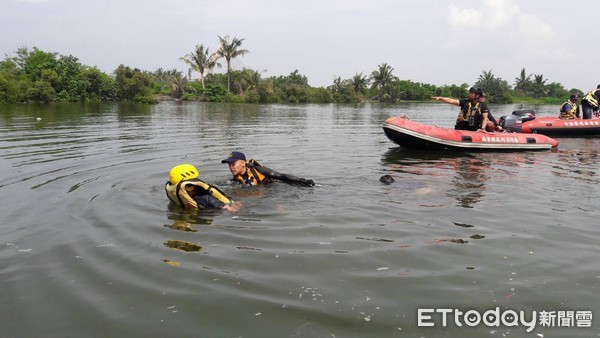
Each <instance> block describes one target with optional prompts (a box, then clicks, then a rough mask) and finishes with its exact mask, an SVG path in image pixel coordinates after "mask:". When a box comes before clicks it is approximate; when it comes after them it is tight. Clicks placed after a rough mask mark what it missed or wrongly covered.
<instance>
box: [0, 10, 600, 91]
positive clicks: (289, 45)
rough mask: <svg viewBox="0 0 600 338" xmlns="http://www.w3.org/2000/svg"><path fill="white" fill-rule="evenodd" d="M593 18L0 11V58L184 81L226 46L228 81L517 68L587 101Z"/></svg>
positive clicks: (565, 14)
mask: <svg viewBox="0 0 600 338" xmlns="http://www.w3.org/2000/svg"><path fill="white" fill-rule="evenodd" d="M598 13H600V1H597V0H570V1H564V0H563V1H559V0H521V1H517V0H470V1H466V0H454V1H445V0H369V1H365V0H217V1H215V0H212V1H205V0H171V1H160V0H0V32H2V33H1V34H0V57H1V58H2V59H4V57H5V56H8V57H12V56H15V51H16V50H17V49H18V48H20V47H27V48H29V49H31V48H33V47H37V48H39V49H41V50H43V51H45V52H56V53H58V54H61V55H73V56H75V57H77V58H78V59H79V61H80V62H81V63H82V64H84V65H88V66H96V67H98V68H99V69H100V70H102V71H103V72H106V73H108V74H110V73H112V72H113V71H114V70H115V69H116V68H117V67H118V66H119V65H120V64H123V65H126V66H129V67H132V68H139V69H142V70H148V71H154V70H156V69H158V68H163V69H177V70H180V71H182V72H183V73H184V74H187V71H188V68H189V67H188V66H187V65H186V64H185V63H184V62H182V61H181V60H180V58H181V57H183V56H185V55H186V54H188V53H190V52H192V51H193V50H194V49H195V46H196V45H199V44H203V45H204V46H205V47H208V48H209V50H210V51H211V52H212V51H215V50H216V48H217V47H218V44H219V39H218V36H221V37H224V36H230V37H237V38H240V39H244V40H243V43H242V48H243V49H247V50H249V51H250V53H249V54H246V55H245V56H243V57H239V58H237V59H234V61H233V67H234V69H242V68H250V69H253V70H257V71H260V72H262V77H263V78H265V77H269V76H280V75H289V74H290V73H292V72H293V71H294V70H298V72H299V73H300V74H302V75H305V76H306V77H307V78H308V82H309V84H310V85H311V86H314V87H321V86H322V87H326V86H329V85H331V84H332V83H333V81H334V79H335V78H337V77H341V78H342V79H349V78H352V77H353V76H354V75H355V74H360V73H362V74H363V75H370V74H371V73H372V72H373V71H374V70H376V69H377V68H378V66H379V65H381V64H382V63H387V64H388V65H390V66H391V67H393V74H394V75H396V76H397V77H399V78H400V79H401V80H411V81H413V82H421V83H429V84H434V85H437V86H441V85H451V84H457V85H460V84H463V83H466V84H469V85H472V84H473V83H475V82H476V81H477V79H478V77H479V76H480V75H481V74H482V73H483V71H491V72H492V73H493V74H494V75H495V76H496V77H500V78H502V79H503V80H506V81H507V82H508V83H509V84H510V85H514V83H515V78H517V77H519V75H520V72H521V69H523V68H525V71H526V73H527V74H542V75H543V76H544V78H545V79H547V83H551V82H559V83H561V84H562V85H563V86H564V87H565V88H566V89H567V90H569V89H572V88H577V89H580V90H582V91H584V92H587V91H588V90H590V89H592V88H596V86H597V85H598V84H599V83H600V67H595V66H596V65H597V64H596V62H595V61H596V60H597V58H600V44H599V43H598V41H597V37H596V34H595V33H596V27H595V25H594V22H598ZM223 63H224V62H223ZM224 64H225V63H224ZM215 72H217V73H223V72H225V67H223V68H222V69H220V70H219V69H216V70H215Z"/></svg>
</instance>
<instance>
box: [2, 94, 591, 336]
mask: <svg viewBox="0 0 600 338" xmlns="http://www.w3.org/2000/svg"><path fill="white" fill-rule="evenodd" d="M554 108H555V107H548V108H547V109H548V111H554V110H555V109H554ZM493 109H495V111H498V112H499V115H502V114H503V112H508V113H510V112H511V111H513V110H518V109H517V108H515V107H513V106H497V107H494V108H493ZM540 109H541V110H544V109H546V108H544V107H539V108H538V110H540ZM401 114H407V115H409V116H411V118H413V119H415V120H418V121H422V122H426V123H430V124H436V125H442V126H451V125H452V123H453V118H454V117H455V116H456V111H455V109H454V108H453V107H449V106H447V105H435V104H406V105H370V104H360V105H347V106H343V105H245V104H217V103H196V102H193V103H185V102H181V103H178V102H167V103H161V104H159V105H155V106H145V105H128V104H93V105H82V104H54V105H45V106H36V105H0V194H1V195H2V202H3V203H2V204H1V205H0V213H2V215H3V219H4V222H3V223H2V227H0V238H2V240H1V241H0V283H1V284H2V290H3V292H1V293H0V327H1V328H2V330H3V332H11V334H10V335H11V336H15V337H36V336H48V335H49V332H51V334H50V335H51V336H60V337H64V336H101V337H107V336H114V337H117V336H119V337H121V336H147V337H155V336H161V337H164V336H177V337H197V336H199V335H200V336H211V337H212V336H218V337H241V336H243V337H289V336H299V337H325V336H327V337H331V336H336V337H404V336H408V337H421V336H425V337H482V336H492V337H496V336H497V337H500V336H515V337H519V336H523V335H524V333H523V332H524V331H523V330H522V328H519V327H500V328H487V327H484V326H478V327H474V328H470V327H469V328H467V327H464V326H463V327H457V326H448V327H442V326H440V325H437V326H436V327H432V328H423V327H417V325H416V322H417V321H416V313H417V309H419V308H425V307H430V308H436V307H437V308H439V307H450V308H460V309H464V310H467V309H489V308H494V307H496V306H498V307H500V308H502V309H518V310H524V311H533V310H535V311H541V310H561V309H562V310H564V309H571V310H573V309H574V310H586V309H591V310H598V309H599V308H598V305H597V304H599V303H600V297H599V296H598V292H597V291H598V281H599V279H598V277H599V275H598V271H599V270H600V266H599V265H598V259H597V258H598V255H599V254H600V249H599V248H598V242H599V241H600V235H599V234H598V231H597V226H596V225H595V222H593V220H594V219H595V218H597V216H598V211H597V210H598V208H597V203H598V197H600V196H599V195H600V192H599V190H598V188H597V187H598V185H597V183H599V182H598V176H597V168H598V167H599V165H600V158H599V157H598V147H599V146H600V139H565V140H561V143H560V148H559V149H558V150H555V151H548V152H534V153H502V154H486V153H477V154H469V153H458V154H452V153H444V152H429V151H427V152H425V151H417V150H406V149H401V148H398V147H397V146H396V145H394V144H393V143H391V142H389V140H387V138H386V137H385V135H384V134H383V131H382V129H381V126H382V123H383V121H385V119H386V118H388V117H390V116H393V115H401ZM38 118H39V119H38ZM233 149H238V150H242V151H245V153H246V154H247V155H248V156H252V157H254V158H256V159H258V160H261V161H263V162H264V163H265V165H267V166H269V167H272V168H275V169H277V170H278V171H281V172H286V173H291V174H297V175H300V176H305V177H308V178H310V179H313V180H314V181H315V182H316V183H317V186H315V187H313V188H306V187H296V186H290V185H287V184H283V183H278V184H274V185H272V186H269V187H259V188H258V189H246V188H240V187H238V186H237V185H234V184H231V183H230V182H229V178H230V173H229V171H228V170H227V167H226V166H224V165H222V164H221V163H220V160H221V159H222V158H223V157H224V156H226V155H227V154H228V153H229V152H230V151H231V150H233ZM179 163H192V164H194V165H195V166H196V167H197V168H198V169H199V171H200V177H201V178H202V179H205V180H206V181H208V182H211V183H214V184H216V185H218V186H219V187H220V188H222V189H223V190H224V191H225V192H226V193H227V194H228V195H231V196H233V198H234V199H236V200H239V201H241V202H242V203H243V205H244V208H243V209H242V210H241V211H240V212H239V213H236V214H230V213H227V212H221V211H210V210H208V211H207V210H181V209H180V208H177V207H175V206H174V205H172V204H170V203H169V201H168V199H167V197H166V196H165V192H164V183H165V181H166V179H167V176H168V171H169V170H170V168H171V167H172V166H173V165H174V164H179ZM382 175H391V176H392V177H393V178H394V182H393V183H391V184H383V183H381V182H380V181H379V178H380V177H381V176H382ZM573 285H576V286H577V287H573ZM231 318H235V320H234V321H232V320H231ZM595 326H597V325H595ZM593 330H594V328H592V329H590V330H586V329H581V328H579V329H578V328H543V327H541V328H540V327H538V328H537V329H536V330H535V331H534V332H533V333H532V334H534V335H537V336H557V337H566V336H568V337H577V336H579V337H589V336H591V335H593V334H594V333H595V331H593Z"/></svg>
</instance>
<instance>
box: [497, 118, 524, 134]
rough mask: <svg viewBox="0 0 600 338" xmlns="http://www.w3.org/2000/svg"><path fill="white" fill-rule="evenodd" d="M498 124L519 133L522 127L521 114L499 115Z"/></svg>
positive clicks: (509, 130)
mask: <svg viewBox="0 0 600 338" xmlns="http://www.w3.org/2000/svg"><path fill="white" fill-rule="evenodd" d="M500 125H501V126H502V128H503V129H504V130H506V131H508V132H511V133H520V132H521V131H522V127H523V121H521V116H516V115H508V116H502V117H500Z"/></svg>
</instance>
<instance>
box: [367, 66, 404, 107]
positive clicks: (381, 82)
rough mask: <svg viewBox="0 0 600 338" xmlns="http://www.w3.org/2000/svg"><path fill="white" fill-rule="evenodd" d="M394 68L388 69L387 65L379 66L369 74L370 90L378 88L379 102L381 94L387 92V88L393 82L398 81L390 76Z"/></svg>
mask: <svg viewBox="0 0 600 338" xmlns="http://www.w3.org/2000/svg"><path fill="white" fill-rule="evenodd" d="M393 70H394V68H392V67H390V66H389V65H388V64H387V63H382V64H381V65H379V69H377V70H374V71H373V72H372V73H371V81H373V82H372V84H371V88H379V92H378V93H377V100H378V101H381V96H382V94H385V93H386V92H387V91H388V87H389V86H390V85H391V84H392V83H393V82H394V81H398V77H396V76H394V75H392V71H393Z"/></svg>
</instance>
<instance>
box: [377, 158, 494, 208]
mask: <svg viewBox="0 0 600 338" xmlns="http://www.w3.org/2000/svg"><path fill="white" fill-rule="evenodd" d="M487 156H488V155H485V154H484V155H483V156H482V155H481V154H469V153H463V152H456V153H448V152H441V151H423V150H412V149H410V150H409V149H400V148H395V149H391V150H389V151H387V152H386V153H385V154H384V156H383V158H382V162H383V163H384V164H385V165H386V167H387V168H389V170H390V171H395V172H400V173H404V174H410V175H418V176H443V177H449V176H451V177H452V180H451V181H452V183H453V184H454V187H452V188H451V189H448V190H447V191H446V194H448V195H449V196H453V197H455V198H456V200H457V201H458V206H460V207H464V208H471V207H472V206H473V205H474V204H476V203H478V202H479V201H480V200H481V199H482V197H483V196H484V193H485V182H486V181H487V180H489V179H490V176H489V170H490V161H489V159H487ZM420 191H421V192H423V191H425V190H420Z"/></svg>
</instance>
